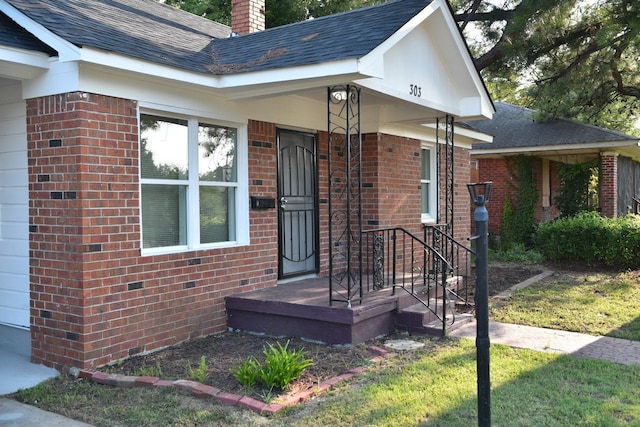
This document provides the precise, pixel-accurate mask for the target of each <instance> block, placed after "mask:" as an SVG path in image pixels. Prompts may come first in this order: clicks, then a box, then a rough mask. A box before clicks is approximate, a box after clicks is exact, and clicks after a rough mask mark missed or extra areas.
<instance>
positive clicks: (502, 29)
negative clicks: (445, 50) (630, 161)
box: [452, 0, 640, 133]
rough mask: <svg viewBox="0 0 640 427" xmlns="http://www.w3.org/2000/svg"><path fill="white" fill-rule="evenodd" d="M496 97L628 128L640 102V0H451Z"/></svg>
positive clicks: (546, 114) (542, 113)
mask: <svg viewBox="0 0 640 427" xmlns="http://www.w3.org/2000/svg"><path fill="white" fill-rule="evenodd" d="M452 3H453V4H452V6H453V8H454V10H455V13H456V15H455V16H456V20H457V21H458V23H459V25H460V27H461V28H462V29H463V30H464V31H465V35H466V36H467V37H466V38H467V40H468V41H469V44H470V46H471V49H472V52H473V54H474V57H475V58H476V59H475V61H476V67H477V68H478V69H479V70H482V74H483V76H484V77H485V79H486V81H487V82H488V87H489V88H490V90H491V91H492V95H493V96H494V98H495V99H499V100H505V101H509V102H515V103H517V104H520V105H524V106H527V107H531V108H533V109H536V110H538V111H539V117H538V119H539V120H547V119H550V118H556V117H564V118H569V119H574V120H579V121H582V122H586V123H591V124H594V125H598V126H603V127H607V128H614V129H618V130H621V131H626V132H629V133H633V132H637V129H636V128H634V124H635V122H636V121H637V120H638V117H639V114H638V112H639V108H640V70H639V68H638V61H637V58H638V57H640V34H639V33H638V32H639V30H640V2H638V1H636V0H606V1H605V0H588V1H587V0H519V1H518V0H505V1H503V2H496V1H489V0H454V1H453V2H452Z"/></svg>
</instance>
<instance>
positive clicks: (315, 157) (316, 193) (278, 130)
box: [276, 127, 320, 280]
mask: <svg viewBox="0 0 640 427" xmlns="http://www.w3.org/2000/svg"><path fill="white" fill-rule="evenodd" d="M283 132H286V133H294V134H299V135H305V136H310V137H312V138H313V169H314V170H313V172H312V175H313V181H314V187H313V192H314V195H313V212H314V218H313V227H314V234H315V235H314V236H313V239H314V248H313V250H314V251H315V253H316V257H315V263H314V269H313V271H310V270H307V271H304V272H300V273H292V274H288V275H286V276H285V275H283V256H282V254H283V248H282V232H283V225H282V215H281V213H280V199H281V197H282V194H281V178H282V173H283V165H282V162H281V157H280V136H281V134H282V133H283ZM276 163H277V179H276V181H277V184H276V187H277V188H276V189H277V200H276V209H277V210H278V280H287V279H291V278H295V277H300V276H307V275H318V274H319V273H320V197H319V189H320V185H319V176H320V173H319V170H318V169H319V162H318V134H317V132H313V131H308V130H299V129H292V128H286V127H278V128H276Z"/></svg>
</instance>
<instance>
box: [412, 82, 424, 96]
mask: <svg viewBox="0 0 640 427" xmlns="http://www.w3.org/2000/svg"><path fill="white" fill-rule="evenodd" d="M409 95H413V96H417V97H421V96H422V87H420V86H417V85H413V84H410V85H409Z"/></svg>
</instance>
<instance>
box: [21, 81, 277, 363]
mask: <svg viewBox="0 0 640 427" xmlns="http://www.w3.org/2000/svg"><path fill="white" fill-rule="evenodd" d="M27 109H28V112H27V116H28V118H27V133H28V135H27V138H28V164H29V198H30V201H29V221H30V222H29V224H30V276H31V279H30V280H31V319H32V321H31V322H32V323H31V336H32V360H33V361H34V362H36V363H42V364H45V365H47V366H52V367H55V368H58V369H62V368H65V367H70V366H78V367H82V368H87V367H91V366H99V365H102V364H105V363H108V362H110V361H113V360H116V359H119V358H123V357H127V356H131V355H134V354H137V353H140V352H144V351H149V350H153V349H158V348H161V347H165V346H168V345H171V344H176V343H178V342H181V341H184V340H187V339H190V338H194V337H197V336H202V335H208V334H211V333H215V332H220V331H222V330H224V329H225V327H226V316H225V310H224V297H225V296H226V295H229V294H232V293H238V292H243V291H249V290H252V289H258V288H263V287H266V286H272V285H274V284H275V281H276V276H277V245H274V243H273V242H274V241H276V240H275V236H276V232H277V212H276V211H275V210H269V211H252V212H251V214H250V221H251V235H250V238H251V246H249V247H240V248H233V249H216V250H206V251H203V250H200V251H190V252H185V253H179V254H169V255H158V256H145V257H142V256H140V217H139V202H140V200H139V193H138V188H139V187H138V186H139V183H138V180H139V172H138V126H137V108H136V103H135V102H134V101H130V100H124V99H114V98H110V97H105V96H99V95H94V94H86V93H70V94H64V95H56V96H50V97H45V98H39V99H32V100H29V101H28V103H27ZM275 150H276V144H275V127H274V126H273V125H271V124H265V123H259V122H251V123H250V124H249V168H250V171H251V172H250V176H249V183H250V194H252V195H263V196H269V197H275V196H276V173H277V172H276V171H277V167H276V156H275V153H276V151H275Z"/></svg>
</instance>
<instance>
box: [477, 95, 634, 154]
mask: <svg viewBox="0 0 640 427" xmlns="http://www.w3.org/2000/svg"><path fill="white" fill-rule="evenodd" d="M495 107H496V113H495V114H494V115H493V119H492V120H478V121H474V122H466V125H467V126H468V127H470V128H471V129H474V130H477V131H479V132H483V133H486V134H489V135H492V136H493V137H494V138H493V143H492V144H476V145H474V146H473V149H474V150H483V149H484V150H496V149H509V148H514V149H515V148H524V147H545V146H558V145H572V144H589V143H599V142H613V141H633V140H637V139H638V138H636V137H634V136H630V135H626V134H624V133H622V132H616V131H612V130H608V129H603V128H599V127H597V126H592V125H587V124H584V123H578V122H574V121H571V120H564V119H558V120H552V121H549V122H545V123H540V122H536V121H535V120H534V114H535V111H534V110H530V109H528V108H523V107H518V106H516V105H512V104H507V103H505V102H496V103H495Z"/></svg>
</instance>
